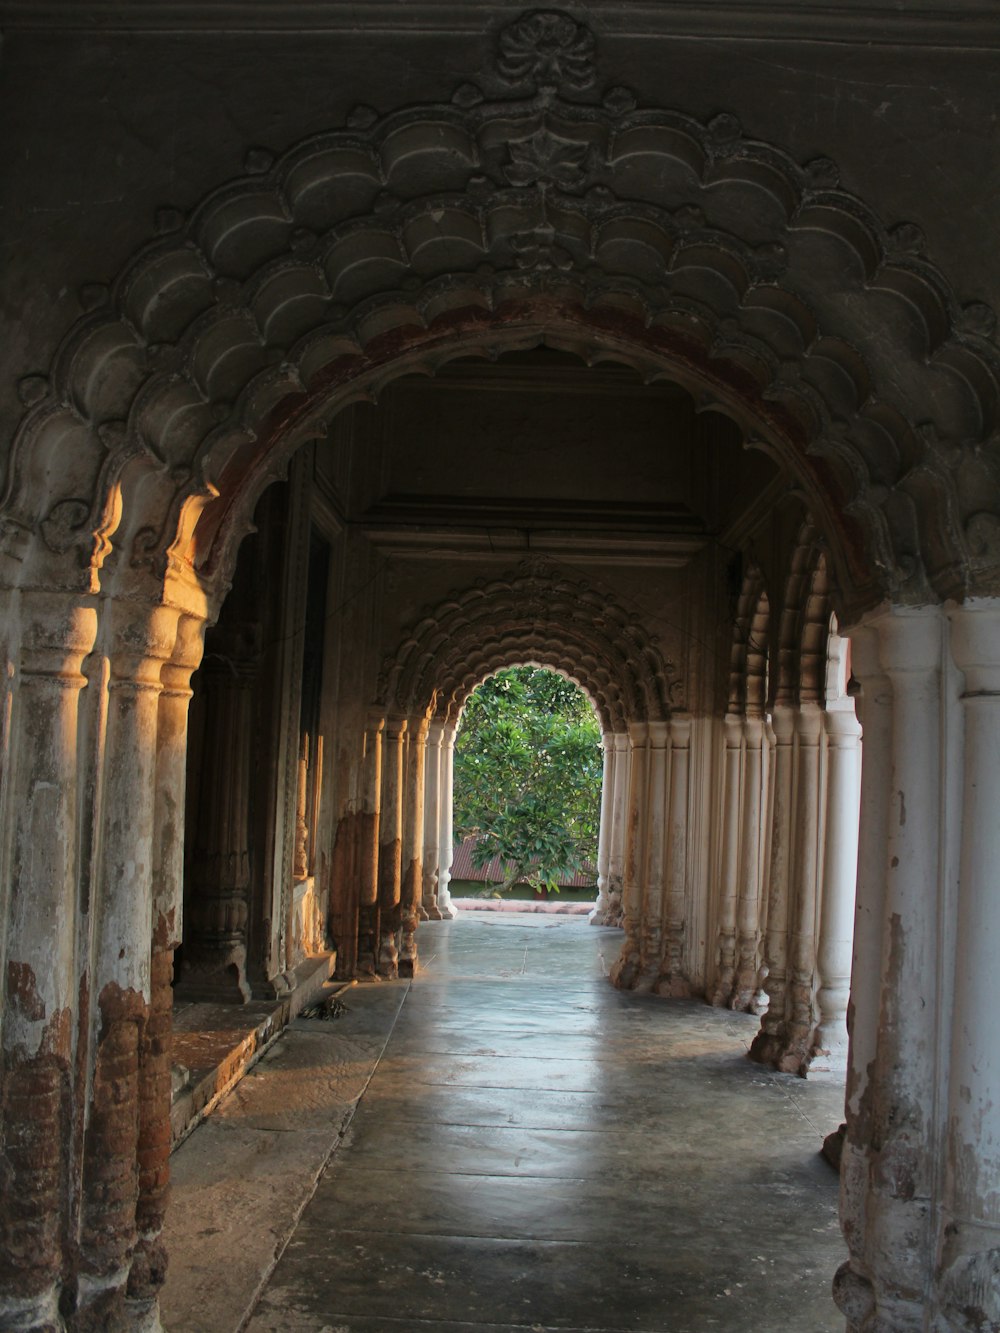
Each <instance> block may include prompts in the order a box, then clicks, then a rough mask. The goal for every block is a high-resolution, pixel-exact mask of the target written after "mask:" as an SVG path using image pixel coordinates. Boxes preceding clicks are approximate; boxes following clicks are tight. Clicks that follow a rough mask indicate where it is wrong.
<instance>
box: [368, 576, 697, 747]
mask: <svg viewBox="0 0 1000 1333" xmlns="http://www.w3.org/2000/svg"><path fill="white" fill-rule="evenodd" d="M525 662H534V663H537V664H538V665H539V666H544V667H550V668H553V669H555V670H558V671H561V672H562V674H563V675H566V676H568V677H569V679H570V680H572V681H573V682H574V683H575V684H577V685H579V686H580V688H581V689H582V690H583V691H584V693H585V694H586V695H587V696H588V698H589V699H590V700H591V702H592V704H593V705H594V708H595V710H596V712H597V715H598V717H599V718H600V721H601V726H602V728H603V729H604V730H605V731H607V732H623V731H625V730H626V729H627V727H628V724H629V723H630V722H649V721H663V720H665V719H666V718H667V717H668V716H670V714H671V713H672V712H676V711H678V710H681V709H682V708H683V706H684V699H683V682H682V681H681V679H680V678H679V676H678V674H677V671H676V668H675V667H674V664H673V663H672V662H670V661H669V660H668V659H666V658H665V657H664V656H663V653H662V652H661V651H660V648H659V645H658V644H657V642H656V639H655V638H654V637H653V636H652V635H650V634H649V633H648V632H647V631H646V630H645V629H644V627H643V626H642V625H641V624H640V623H639V622H637V621H635V620H634V619H633V618H632V617H631V616H630V615H629V614H628V612H627V611H626V610H625V609H624V608H623V607H621V606H620V605H618V604H617V603H616V602H615V600H614V599H613V598H612V597H609V596H608V594H607V593H606V591H605V590H603V589H596V588H594V587H592V586H591V585H590V584H589V583H587V582H586V581H585V580H579V579H574V578H569V577H566V576H565V575H564V574H562V573H561V572H560V571H559V570H558V568H557V567H556V566H555V565H552V564H550V563H548V562H547V561H541V560H535V561H525V562H524V563H522V564H521V565H520V566H519V567H518V568H517V569H515V570H513V571H511V572H510V573H509V574H507V575H506V576H505V577H501V578H496V579H491V580H488V581H487V580H479V581H477V582H476V583H475V584H473V585H472V586H471V587H467V588H464V589H461V590H459V591H457V592H455V593H454V594H452V595H451V596H450V597H448V598H446V599H445V600H444V601H442V602H440V603H439V604H438V605H437V606H435V607H431V608H428V609H427V610H426V611H425V613H424V614H423V615H422V616H421V617H420V619H419V620H418V621H416V622H415V623H414V624H413V625H412V626H411V627H410V628H409V629H408V630H407V631H406V633H405V634H404V635H403V636H402V638H401V640H400V643H399V645H398V647H397V649H396V650H395V652H394V653H393V654H392V656H391V657H389V658H387V659H386V661H385V663H384V664H383V667H382V671H381V673H380V677H379V686H378V699H377V701H376V705H377V711H378V712H380V713H385V714H386V715H398V716H402V717H414V716H422V715H423V716H429V717H433V718H437V719H439V720H441V721H444V722H446V723H447V722H457V720H458V717H459V715H460V713H461V710H462V707H463V706H464V704H465V701H466V700H467V699H468V697H469V695H470V694H471V693H472V691H473V690H474V689H475V688H476V686H477V685H479V684H481V683H482V681H483V680H485V679H486V677H487V676H490V675H492V674H493V673H494V672H496V671H499V670H502V669H503V668H504V667H508V666H516V665H521V664H523V663H525Z"/></svg>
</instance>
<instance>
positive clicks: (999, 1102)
mask: <svg viewBox="0 0 1000 1333" xmlns="http://www.w3.org/2000/svg"><path fill="white" fill-rule="evenodd" d="M950 620H951V645H952V655H953V657H954V660H955V663H956V664H957V666H958V667H959V668H960V669H961V670H962V671H963V672H964V675H965V690H964V693H963V695H962V710H963V714H964V733H965V746H964V748H965V754H964V770H965V771H964V792H963V797H962V848H961V862H960V871H959V896H958V913H957V915H958V922H957V926H958V929H957V940H956V967H955V995H954V1010H953V1017H952V1029H951V1069H950V1079H949V1097H948V1108H947V1136H946V1140H945V1160H946V1162H947V1174H946V1176H945V1180H944V1217H943V1228H942V1238H941V1241H940V1242H939V1244H940V1250H939V1255H938V1264H939V1269H940V1273H939V1276H938V1279H937V1281H938V1292H937V1302H936V1304H937V1311H938V1317H939V1320H940V1321H941V1322H940V1325H937V1324H936V1325H935V1328H937V1327H939V1326H940V1328H941V1329H951V1328H980V1329H984V1330H986V1329H997V1328H1000V1042H998V1038H997V1024H998V1022H1000V600H998V599H989V600H985V599H983V600H976V601H971V602H968V603H966V604H965V605H964V606H961V607H956V608H955V609H954V610H952V611H951V612H950Z"/></svg>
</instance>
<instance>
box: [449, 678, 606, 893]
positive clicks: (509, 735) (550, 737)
mask: <svg viewBox="0 0 1000 1333" xmlns="http://www.w3.org/2000/svg"><path fill="white" fill-rule="evenodd" d="M602 766H603V756H602V752H601V733H600V728H599V726H598V723H597V719H596V717H595V716H594V712H593V709H592V708H591V707H590V704H589V703H588V702H587V700H586V698H585V697H584V695H583V694H582V692H581V691H580V690H579V689H577V687H576V686H575V685H574V684H573V683H572V682H571V681H568V680H566V679H565V678H564V677H563V676H560V675H557V674H556V672H554V671H545V670H542V669H541V668H537V667H513V668H511V669H510V670H507V671H499V672H497V674H496V675H495V676H491V677H490V678H489V680H486V681H484V682H483V684H482V685H480V686H479V688H478V689H476V690H475V691H474V692H473V694H472V695H471V696H470V698H469V700H468V702H467V704H466V706H465V711H464V713H463V714H462V725H461V729H460V731H459V733H458V739H457V741H456V744H455V805H454V819H455V840H456V842H462V841H464V839H465V838H467V837H469V836H470V835H474V836H475V838H476V844H475V849H474V851H473V862H474V864H475V865H476V866H477V867H482V866H484V865H486V864H487V862H488V861H490V860H491V859H492V858H493V857H494V856H499V857H500V858H501V861H502V862H503V863H504V867H505V878H504V881H503V883H502V884H501V885H500V886H499V892H501V893H503V892H505V891H506V890H508V889H510V888H512V887H513V886H514V885H515V884H519V883H525V882H526V883H528V884H531V885H532V886H533V887H535V888H541V887H543V886H545V887H547V888H550V889H555V888H556V887H557V883H556V882H557V880H558V879H568V878H570V877H571V876H572V875H575V874H576V873H577V872H578V871H579V870H581V869H583V868H584V866H586V865H587V864H588V863H590V864H593V863H594V862H596V860H597V837H598V829H599V823H600V791H601V771H602ZM494 891H496V890H494Z"/></svg>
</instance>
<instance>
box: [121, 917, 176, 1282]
mask: <svg viewBox="0 0 1000 1333" xmlns="http://www.w3.org/2000/svg"><path fill="white" fill-rule="evenodd" d="M167 938H169V935H168V936H167ZM173 958H174V956H173V950H172V949H156V948H154V951H153V955H152V958H151V960H150V980H151V987H152V993H151V999H150V1006H149V1015H148V1017H147V1019H146V1023H145V1026H144V1029H143V1034H142V1040H141V1042H140V1047H139V1134H138V1152H137V1163H138V1168H139V1198H138V1202H137V1204H136V1213H135V1219H136V1228H137V1233H138V1238H137V1241H136V1248H135V1253H134V1255H133V1257H132V1267H131V1269H130V1271H129V1281H128V1294H129V1295H130V1296H132V1297H135V1298H143V1299H146V1298H150V1297H152V1296H155V1295H156V1293H157V1292H158V1291H159V1289H160V1287H161V1286H162V1285H163V1282H164V1279H165V1277H166V1272H167V1253H166V1249H165V1248H164V1246H163V1242H162V1240H161V1238H160V1233H161V1232H162V1229H163V1218H164V1213H165V1211H166V1207H167V1199H168V1196H169V1189H170V1065H171V1033H172V1030H173V993H172V990H171V984H170V983H171V980H172V978H173V971H174V965H173Z"/></svg>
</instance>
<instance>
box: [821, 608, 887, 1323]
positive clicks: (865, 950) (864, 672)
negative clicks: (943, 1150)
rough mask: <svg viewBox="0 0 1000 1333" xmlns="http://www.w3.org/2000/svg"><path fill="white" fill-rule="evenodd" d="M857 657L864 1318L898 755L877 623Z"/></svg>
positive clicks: (852, 1123) (858, 1096)
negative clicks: (888, 875) (893, 763)
mask: <svg viewBox="0 0 1000 1333" xmlns="http://www.w3.org/2000/svg"><path fill="white" fill-rule="evenodd" d="M850 637H851V662H852V669H853V671H854V676H855V679H856V680H858V681H859V682H860V684H861V699H860V705H861V723H862V727H863V730H864V748H863V752H862V764H861V812H860V822H859V845H858V882H857V894H856V902H855V912H854V947H853V964H852V969H851V999H850V1005H849V1008H848V1032H849V1044H848V1065H847V1095H846V1111H845V1116H846V1121H847V1131H846V1134H845V1137H844V1144H843V1152H842V1156H841V1162H840V1221H841V1228H842V1230H843V1232H844V1238H845V1240H846V1241H847V1246H848V1250H849V1252H850V1258H849V1259H848V1260H847V1262H846V1263H845V1264H843V1265H842V1266H841V1268H840V1271H839V1272H838V1274H837V1277H836V1280H835V1284H834V1294H835V1298H836V1300H837V1303H838V1305H839V1306H840V1308H841V1309H842V1310H843V1311H844V1313H845V1314H848V1315H850V1313H851V1311H855V1312H856V1313H857V1322H860V1319H861V1318H862V1317H863V1316H864V1314H865V1311H866V1310H867V1311H870V1310H871V1308H872V1307H873V1304H874V1294H873V1291H872V1287H871V1283H870V1281H869V1277H868V1261H867V1257H866V1256H867V1253H868V1188H869V1184H868V1181H869V1171H870V1162H871V1151H872V1148H871V1145H872V1140H873V1138H874V1136H875V1115H874V1110H875V1107H874V1094H873V1085H872V1077H873V1073H874V1069H875V1060H876V1057H877V1053H878V1038H879V1017H880V1010H881V992H882V980H881V964H882V920H883V915H884V911H885V874H886V857H887V852H886V847H887V845H888V816H889V791H890V780H891V756H892V686H891V685H890V683H889V678H888V677H887V676H886V675H885V673H884V672H883V670H882V663H881V659H880V657H879V640H878V633H877V631H876V630H875V629H873V628H872V627H871V626H870V625H861V626H858V627H857V628H855V629H853V630H852V631H851V635H850Z"/></svg>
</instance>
